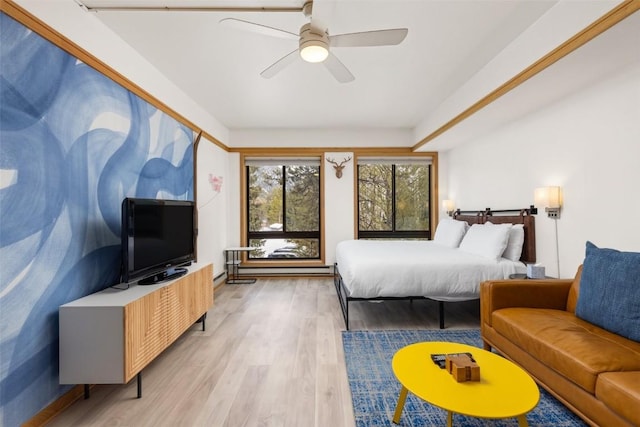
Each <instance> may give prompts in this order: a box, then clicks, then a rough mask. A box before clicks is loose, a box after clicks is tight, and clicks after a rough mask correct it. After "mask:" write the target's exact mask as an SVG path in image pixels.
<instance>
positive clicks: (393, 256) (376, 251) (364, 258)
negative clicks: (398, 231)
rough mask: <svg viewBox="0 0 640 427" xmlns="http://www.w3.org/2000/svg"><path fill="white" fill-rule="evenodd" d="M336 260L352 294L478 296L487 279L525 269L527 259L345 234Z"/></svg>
mask: <svg viewBox="0 0 640 427" xmlns="http://www.w3.org/2000/svg"><path fill="white" fill-rule="evenodd" d="M336 262H337V265H338V271H339V272H340V275H341V276H342V280H343V283H344V286H345V288H346V290H347V295H348V296H349V297H352V298H376V297H408V296H423V297H429V298H432V299H434V300H439V301H463V300H469V299H476V298H479V295H480V283H481V282H483V281H485V280H492V279H507V278H509V275H510V274H514V273H526V266H525V265H524V264H523V263H522V262H519V261H518V262H514V261H510V260H508V259H505V258H502V259H500V260H499V261H492V260H489V259H487V258H484V257H481V256H478V255H473V254H469V253H466V252H463V251H461V250H459V249H452V248H448V247H446V246H442V245H439V244H437V243H435V242H434V241H431V240H430V241H416V240H345V241H342V242H340V243H338V245H337V247H336Z"/></svg>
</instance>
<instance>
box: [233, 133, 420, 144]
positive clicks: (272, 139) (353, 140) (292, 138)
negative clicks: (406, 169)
mask: <svg viewBox="0 0 640 427" xmlns="http://www.w3.org/2000/svg"><path fill="white" fill-rule="evenodd" d="M229 141H230V145H232V146H233V147H256V146H259V147H409V146H411V145H413V142H414V141H413V132H412V130H411V129H375V128H371V129H232V130H231V131H230V135H229Z"/></svg>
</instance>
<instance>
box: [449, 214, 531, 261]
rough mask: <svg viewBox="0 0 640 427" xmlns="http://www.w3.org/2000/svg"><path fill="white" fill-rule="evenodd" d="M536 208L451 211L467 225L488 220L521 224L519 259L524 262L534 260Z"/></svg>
mask: <svg viewBox="0 0 640 427" xmlns="http://www.w3.org/2000/svg"><path fill="white" fill-rule="evenodd" d="M536 213H537V210H536V208H534V207H533V206H530V207H528V208H524V209H505V210H496V211H494V210H491V209H490V208H487V209H485V210H483V211H461V210H460V209H458V210H457V211H455V212H454V213H453V218H454V219H457V220H458V221H466V222H467V223H468V224H469V225H472V224H484V223H485V222H487V221H490V222H492V223H494V224H504V223H509V224H523V225H524V244H523V246H522V255H521V256H520V261H522V262H524V263H535V262H536V221H535V217H534V216H533V215H534V214H536Z"/></svg>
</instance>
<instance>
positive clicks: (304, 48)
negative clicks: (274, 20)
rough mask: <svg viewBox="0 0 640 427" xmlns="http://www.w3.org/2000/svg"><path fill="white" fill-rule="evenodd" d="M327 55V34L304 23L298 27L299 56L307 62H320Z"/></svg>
mask: <svg viewBox="0 0 640 427" xmlns="http://www.w3.org/2000/svg"><path fill="white" fill-rule="evenodd" d="M328 55H329V36H328V35H327V33H326V32H324V31H321V30H318V29H317V28H313V27H311V24H304V25H303V26H302V28H300V56H301V57H302V59H304V60H305V61H307V62H322V61H324V60H325V59H326V58H327V56H328Z"/></svg>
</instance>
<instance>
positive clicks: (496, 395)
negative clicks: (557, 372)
mask: <svg viewBox="0 0 640 427" xmlns="http://www.w3.org/2000/svg"><path fill="white" fill-rule="evenodd" d="M465 352H468V353H471V355H472V356H473V358H474V359H475V361H476V363H477V364H478V366H480V381H468V382H461V383H459V382H457V381H456V380H455V379H454V378H453V376H451V374H449V372H447V370H446V369H441V368H440V367H439V366H438V365H436V364H435V363H433V361H432V360H431V354H442V353H445V354H446V353H465ZM392 367H393V373H394V374H395V376H396V378H397V379H398V381H399V382H400V384H401V385H402V389H401V390H400V396H399V397H398V404H397V406H396V411H395V414H394V416H393V422H394V423H396V424H398V423H399V422H400V416H401V415H402V410H403V408H404V402H405V400H406V398H407V393H408V392H409V391H410V392H411V393H413V394H414V395H416V396H417V397H419V398H420V399H422V400H424V401H426V402H429V403H430V404H432V405H434V406H437V407H439V408H442V409H444V410H445V411H447V426H449V427H450V426H451V425H452V422H453V416H452V414H453V413H458V414H463V415H468V416H471V417H478V418H512V417H515V418H517V419H518V425H519V426H527V418H526V413H527V412H529V411H531V410H532V409H533V408H535V407H536V405H537V404H538V401H539V400H540V390H539V389H538V386H537V385H536V383H535V382H534V381H533V379H532V378H531V377H530V376H529V374H527V373H526V372H525V371H524V370H523V369H522V368H520V367H519V366H516V365H515V364H514V363H512V362H510V361H509V360H507V359H505V358H503V357H501V356H498V355H497V354H493V353H491V352H488V351H485V350H482V349H480V348H478V347H472V346H469V345H466V344H458V343H451V342H421V343H417V344H411V345H408V346H406V347H404V348H401V349H400V350H398V352H397V353H396V354H395V355H394V356H393V361H392Z"/></svg>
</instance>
